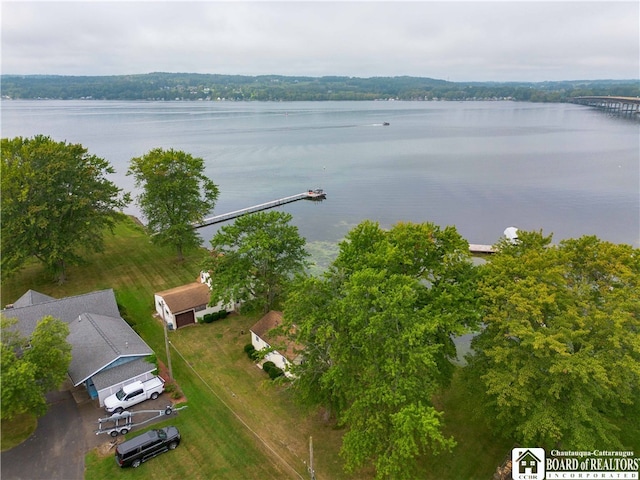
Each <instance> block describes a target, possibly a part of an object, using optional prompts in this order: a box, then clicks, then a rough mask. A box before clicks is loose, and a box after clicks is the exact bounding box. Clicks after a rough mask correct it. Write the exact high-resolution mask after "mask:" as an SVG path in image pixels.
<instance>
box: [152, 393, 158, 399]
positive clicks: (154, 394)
mask: <svg viewBox="0 0 640 480" xmlns="http://www.w3.org/2000/svg"><path fill="white" fill-rule="evenodd" d="M156 398H158V392H153V393H152V394H151V400H155V399H156Z"/></svg>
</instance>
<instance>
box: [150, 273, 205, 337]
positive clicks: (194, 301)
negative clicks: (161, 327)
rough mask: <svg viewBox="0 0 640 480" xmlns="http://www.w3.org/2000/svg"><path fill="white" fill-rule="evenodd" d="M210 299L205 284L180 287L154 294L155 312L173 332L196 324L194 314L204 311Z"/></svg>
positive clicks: (196, 283)
mask: <svg viewBox="0 0 640 480" xmlns="http://www.w3.org/2000/svg"><path fill="white" fill-rule="evenodd" d="M210 297H211V293H210V291H209V287H208V286H207V285H206V284H205V283H200V282H193V283H188V284H187V285H180V286H179V287H176V288H172V289H169V290H165V291H163V292H158V293H156V294H155V305H156V311H157V312H158V315H160V318H162V319H163V320H164V321H165V322H166V323H167V326H168V327H169V328H170V329H172V330H173V329H176V328H180V327H184V326H185V325H192V324H194V323H196V312H201V311H203V310H206V308H207V304H208V303H209V300H210Z"/></svg>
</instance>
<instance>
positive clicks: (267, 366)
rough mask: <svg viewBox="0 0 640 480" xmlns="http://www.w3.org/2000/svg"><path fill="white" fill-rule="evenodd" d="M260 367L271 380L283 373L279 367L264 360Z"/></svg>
mask: <svg viewBox="0 0 640 480" xmlns="http://www.w3.org/2000/svg"><path fill="white" fill-rule="evenodd" d="M262 369H263V370H264V371H265V372H267V374H268V375H269V378H270V379H271V380H273V379H274V378H278V377H281V376H283V375H284V372H283V371H282V369H281V368H279V367H276V364H275V363H273V362H264V363H263V364H262Z"/></svg>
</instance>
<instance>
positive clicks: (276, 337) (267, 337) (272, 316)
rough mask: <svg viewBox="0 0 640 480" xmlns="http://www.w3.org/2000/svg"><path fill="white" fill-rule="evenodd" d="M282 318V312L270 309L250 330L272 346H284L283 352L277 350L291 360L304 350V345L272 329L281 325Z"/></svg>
mask: <svg viewBox="0 0 640 480" xmlns="http://www.w3.org/2000/svg"><path fill="white" fill-rule="evenodd" d="M282 320H283V315H282V312H278V311H276V310H271V311H270V312H268V313H267V314H266V315H265V316H264V317H262V318H261V319H260V320H258V321H257V322H256V323H255V324H254V325H253V327H251V328H250V330H251V332H253V333H254V334H256V335H258V336H259V337H260V338H261V339H263V340H264V341H265V342H267V343H268V344H269V345H270V346H272V347H274V348H278V346H284V347H286V350H285V351H284V352H282V351H281V350H278V351H279V352H280V353H281V354H282V355H284V356H285V357H287V359H288V360H290V361H292V362H293V361H294V360H295V358H296V357H297V356H298V355H300V353H301V352H302V350H304V347H303V346H302V345H300V344H297V343H296V342H293V341H292V340H291V339H290V338H288V337H287V336H286V335H281V334H279V332H274V331H273V330H274V329H275V328H277V327H279V326H280V325H282Z"/></svg>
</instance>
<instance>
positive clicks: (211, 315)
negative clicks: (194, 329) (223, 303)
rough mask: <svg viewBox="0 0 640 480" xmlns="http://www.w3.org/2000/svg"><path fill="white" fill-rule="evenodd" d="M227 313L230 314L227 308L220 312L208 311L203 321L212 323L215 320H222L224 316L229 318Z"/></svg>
mask: <svg viewBox="0 0 640 480" xmlns="http://www.w3.org/2000/svg"><path fill="white" fill-rule="evenodd" d="M227 315H229V312H227V311H226V310H220V311H219V312H213V313H206V314H205V315H204V316H203V317H202V323H211V322H213V321H214V320H221V319H223V318H227Z"/></svg>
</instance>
